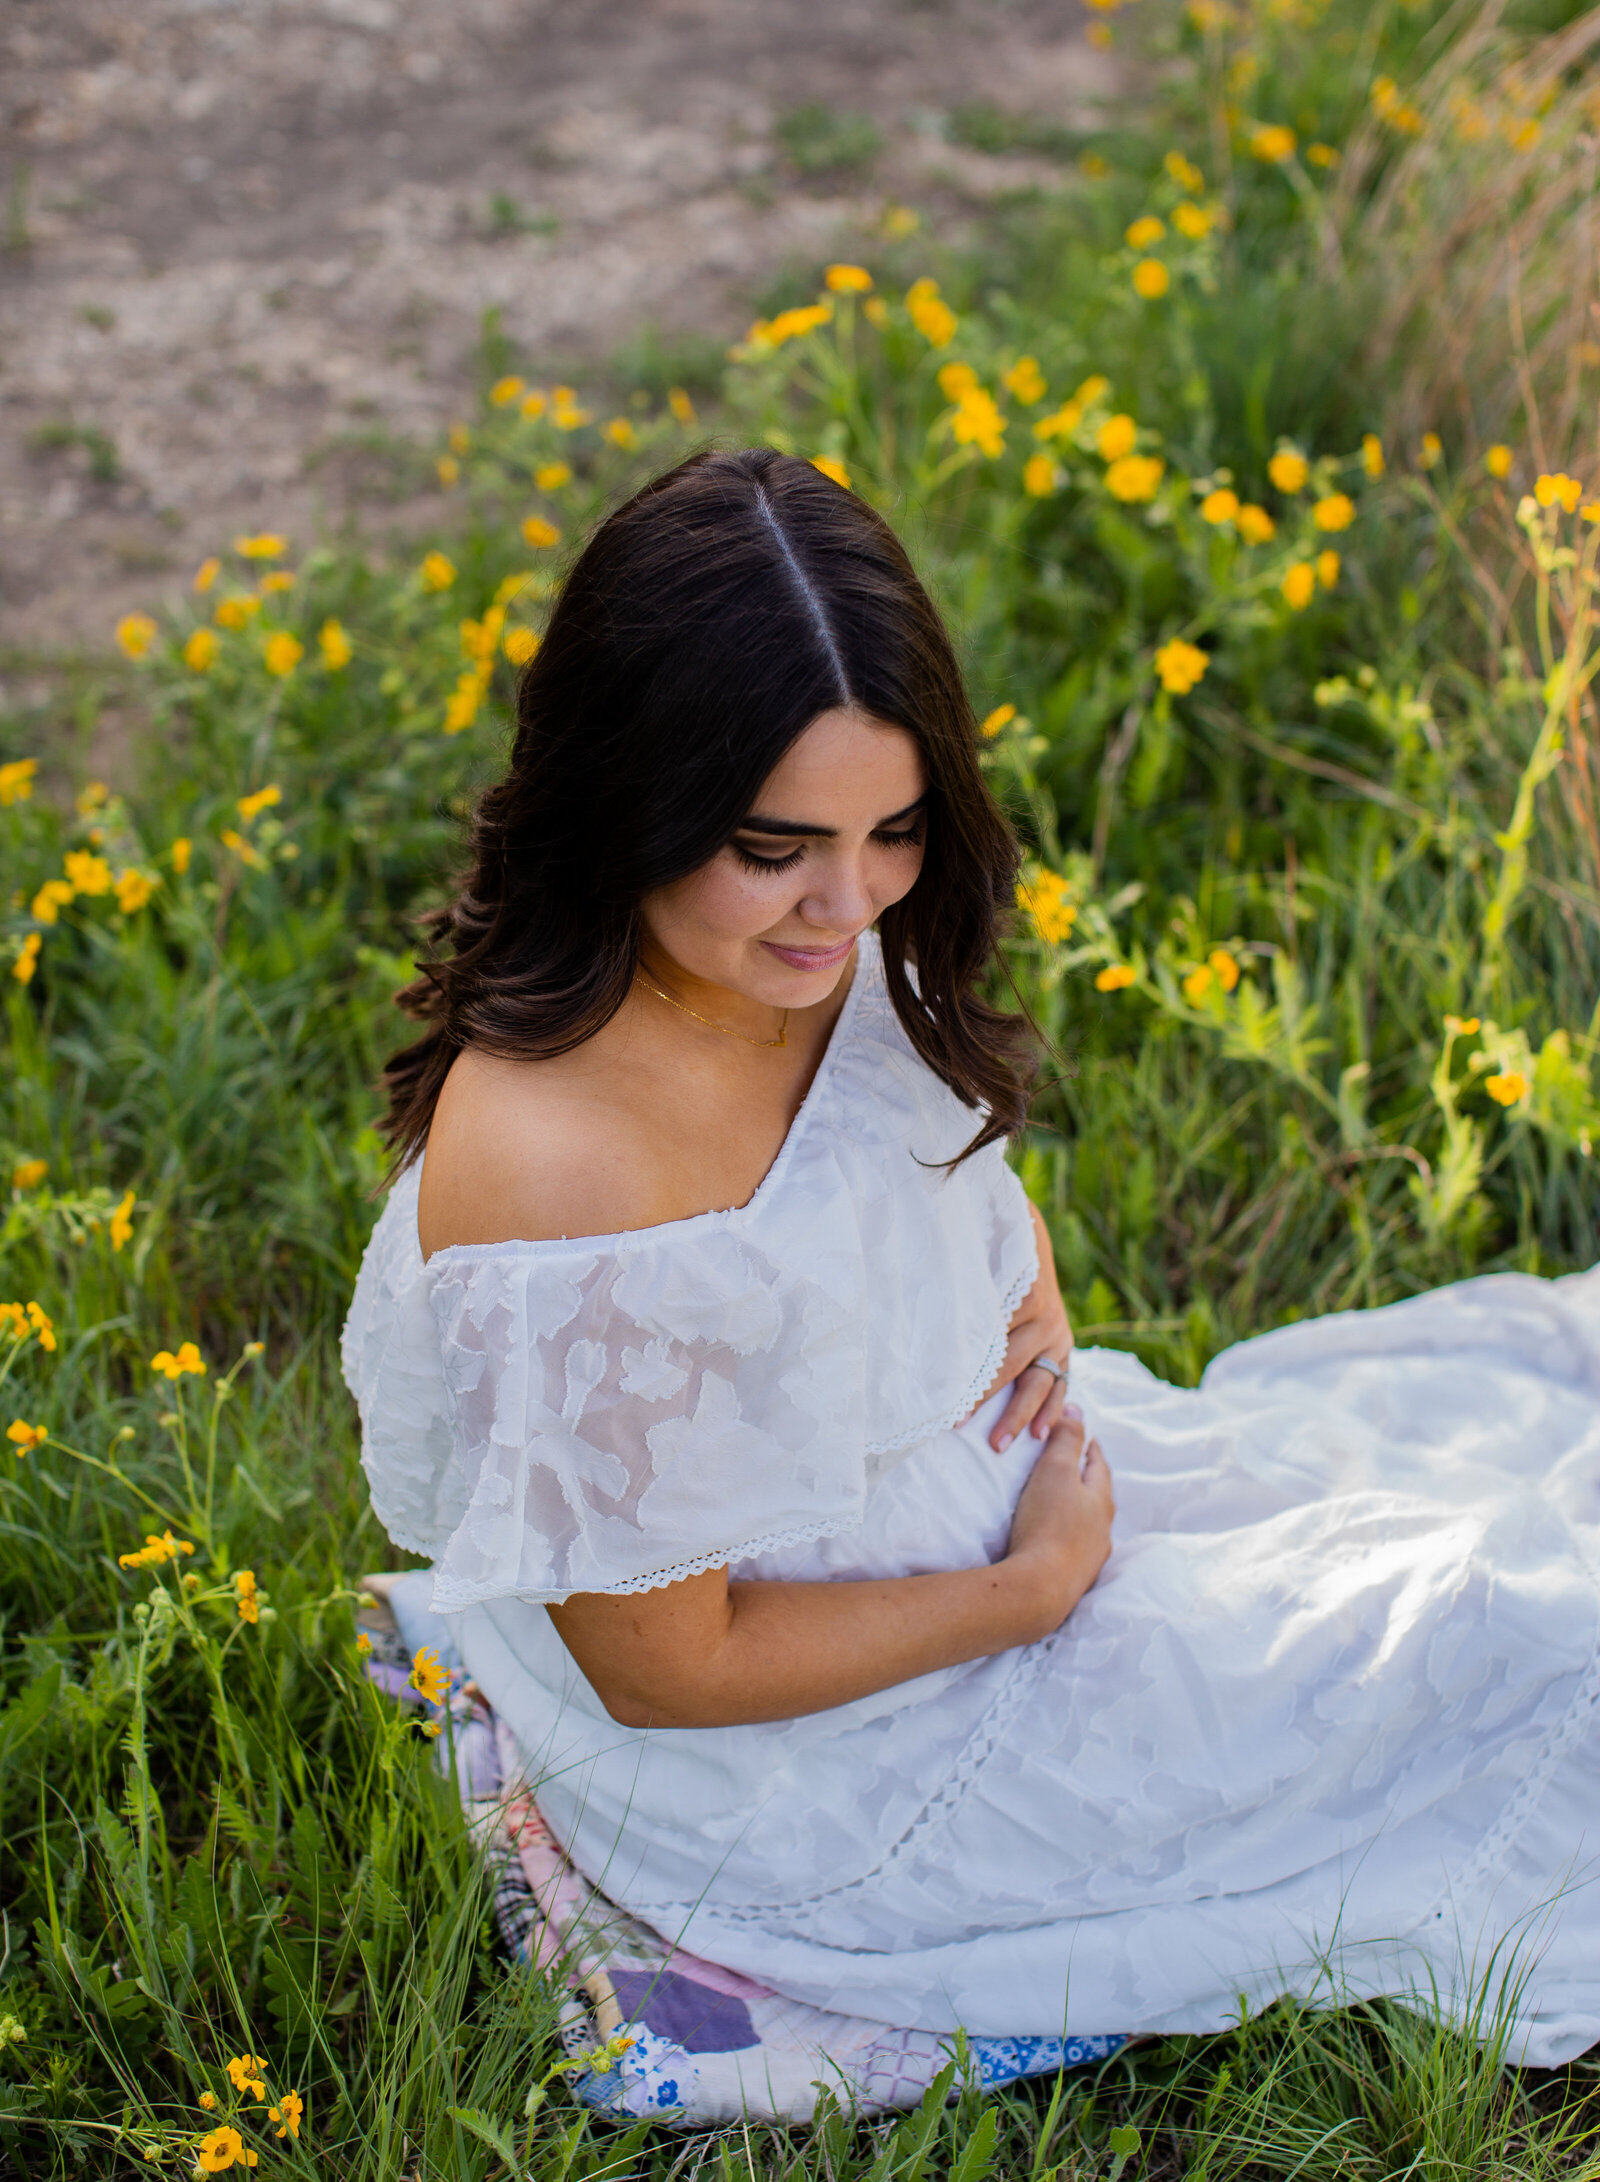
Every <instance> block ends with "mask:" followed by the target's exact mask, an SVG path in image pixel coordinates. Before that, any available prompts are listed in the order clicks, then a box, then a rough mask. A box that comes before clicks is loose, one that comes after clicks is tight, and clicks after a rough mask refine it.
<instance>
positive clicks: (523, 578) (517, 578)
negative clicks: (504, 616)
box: [494, 568, 539, 606]
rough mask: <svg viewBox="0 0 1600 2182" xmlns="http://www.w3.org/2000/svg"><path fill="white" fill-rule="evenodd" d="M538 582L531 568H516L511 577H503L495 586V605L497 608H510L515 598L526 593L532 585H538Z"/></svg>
mask: <svg viewBox="0 0 1600 2182" xmlns="http://www.w3.org/2000/svg"><path fill="white" fill-rule="evenodd" d="M538 580H539V579H538V577H537V576H535V574H534V572H533V570H532V569H531V568H514V569H513V570H512V571H511V574H510V575H509V576H502V577H501V578H500V581H499V582H498V583H497V584H496V585H495V587H494V604H495V605H496V606H509V605H510V603H511V601H512V600H513V599H514V598H516V597H518V596H519V595H520V594H521V593H522V592H524V591H526V590H527V589H528V587H529V585H530V584H536V583H537V582H538ZM535 595H537V594H535Z"/></svg>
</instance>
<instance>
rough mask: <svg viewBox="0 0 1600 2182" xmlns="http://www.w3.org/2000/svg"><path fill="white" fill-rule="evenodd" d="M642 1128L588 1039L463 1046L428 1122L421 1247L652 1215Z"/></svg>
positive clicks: (589, 1228)
mask: <svg viewBox="0 0 1600 2182" xmlns="http://www.w3.org/2000/svg"><path fill="white" fill-rule="evenodd" d="M640 1134H641V1133H640V1130H639V1126H638V1121H637V1115H636V1112H635V1110H634V1108H633V1106H632V1105H631V1103H630V1101H629V1100H628V1099H627V1097H626V1096H621V1095H618V1090H617V1088H614V1087H612V1086H610V1085H609V1084H608V1072H607V1071H606V1070H605V1069H603V1068H598V1067H596V1065H595V1062H594V1059H592V1058H591V1057H590V1056H589V1055H588V1053H587V1051H586V1050H584V1049H580V1052H579V1053H576V1054H565V1055H561V1056H559V1057H557V1058H556V1059H553V1060H548V1061H510V1060H501V1059H498V1058H496V1057H495V1056H494V1055H492V1054H486V1053H478V1052H474V1051H472V1050H471V1049H468V1050H467V1051H465V1052H462V1053H460V1054H458V1055H457V1056H456V1060H455V1063H454V1065H453V1066H452V1068H451V1070H450V1074H449V1075H448V1077H446V1079H445V1084H444V1088H443V1090H442V1091H441V1092H440V1094H439V1103H438V1106H437V1107H436V1109H435V1110H434V1115H433V1120H432V1123H431V1125H430V1127H429V1130H428V1148H427V1157H426V1159H425V1160H424V1162H423V1169H422V1185H421V1189H420V1192H419V1194H418V1200H417V1232H418V1237H419V1240H420V1241H421V1244H422V1253H423V1256H424V1257H431V1256H432V1255H433V1253H434V1252H435V1251H436V1250H444V1249H447V1248H449V1247H450V1246H451V1245H452V1244H455V1243H499V1242H519V1241H520V1242H553V1241H556V1240H558V1239H560V1238H563V1237H566V1236H572V1235H614V1234H617V1233H619V1232H621V1231H622V1230H623V1229H626V1228H633V1227H647V1226H650V1225H651V1224H653V1221H654V1219H655V1217H656V1214H655V1209H654V1205H653V1202H652V1198H653V1182H652V1170H653V1165H654V1163H653V1161H652V1160H651V1159H650V1158H649V1156H648V1146H647V1145H646V1144H644V1143H643V1142H641V1141H640Z"/></svg>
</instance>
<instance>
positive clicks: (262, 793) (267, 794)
mask: <svg viewBox="0 0 1600 2182" xmlns="http://www.w3.org/2000/svg"><path fill="white" fill-rule="evenodd" d="M282 801H283V790H282V789H281V788H280V787H279V786H278V784H277V782H276V781H275V780H270V781H268V783H267V785H266V786H265V787H264V788H258V789H257V790H256V791H255V794H254V795H248V796H241V797H240V798H239V803H238V811H239V816H240V817H241V818H242V819H243V820H244V822H245V824H246V825H247V826H248V825H249V824H250V823H251V821H252V820H253V819H257V818H259V817H260V816H261V814H262V812H263V811H270V810H271V809H272V807H273V805H274V804H275V803H281V802H282Z"/></svg>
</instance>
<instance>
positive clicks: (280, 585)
mask: <svg viewBox="0 0 1600 2182" xmlns="http://www.w3.org/2000/svg"><path fill="white" fill-rule="evenodd" d="M259 588H260V589H261V590H262V591H264V592H265V593H266V594H267V595H268V597H271V596H273V595H274V594H275V593H277V592H279V591H292V590H293V589H294V578H293V576H292V575H291V574H290V573H289V571H288V569H287V568H275V569H273V571H272V573H271V574H270V575H268V576H263V577H262V579H261V583H260V586H259Z"/></svg>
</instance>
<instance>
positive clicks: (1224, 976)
mask: <svg viewBox="0 0 1600 2182" xmlns="http://www.w3.org/2000/svg"><path fill="white" fill-rule="evenodd" d="M1206 968H1207V969H1208V970H1209V971H1210V972H1211V974H1212V976H1213V977H1214V978H1215V979H1216V981H1217V983H1218V984H1219V985H1220V986H1221V987H1222V989H1223V991H1224V992H1225V993H1231V992H1232V990H1233V988H1234V986H1235V985H1237V984H1238V982H1239V965H1238V963H1237V962H1236V961H1235V960H1234V958H1233V956H1232V955H1230V954H1229V952H1228V950H1227V948H1226V947H1213V948H1212V950H1211V952H1210V954H1209V955H1207V957H1206Z"/></svg>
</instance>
